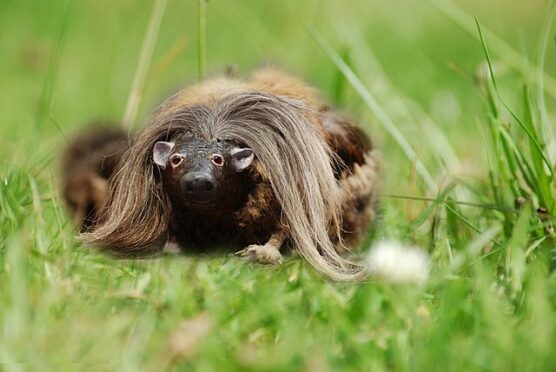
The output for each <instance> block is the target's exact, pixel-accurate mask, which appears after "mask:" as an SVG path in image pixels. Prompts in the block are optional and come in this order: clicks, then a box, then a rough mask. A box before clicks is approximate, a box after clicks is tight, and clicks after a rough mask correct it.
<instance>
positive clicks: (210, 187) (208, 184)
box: [205, 180, 214, 191]
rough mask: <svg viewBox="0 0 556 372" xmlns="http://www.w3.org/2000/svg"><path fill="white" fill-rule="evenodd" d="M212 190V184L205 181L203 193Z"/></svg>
mask: <svg viewBox="0 0 556 372" xmlns="http://www.w3.org/2000/svg"><path fill="white" fill-rule="evenodd" d="M212 189H214V184H213V183H212V182H211V181H209V180H205V191H212Z"/></svg>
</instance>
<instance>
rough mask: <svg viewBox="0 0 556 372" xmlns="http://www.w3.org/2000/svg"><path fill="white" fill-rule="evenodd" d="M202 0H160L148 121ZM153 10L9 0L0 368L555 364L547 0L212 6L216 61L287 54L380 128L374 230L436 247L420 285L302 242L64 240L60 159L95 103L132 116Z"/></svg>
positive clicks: (182, 71)
mask: <svg viewBox="0 0 556 372" xmlns="http://www.w3.org/2000/svg"><path fill="white" fill-rule="evenodd" d="M196 6H197V2H196V1H192V0H188V1H176V0H169V1H168V3H167V5H166V11H165V14H164V18H163V20H162V25H161V29H160V34H159V36H158V40H157V43H156V47H155V49H154V52H153V57H152V63H151V64H150V67H149V69H148V70H147V74H146V80H145V85H144V88H143V93H144V94H143V96H142V98H143V99H142V101H141V105H140V110H139V113H138V115H137V120H136V123H137V125H138V126H139V125H141V123H142V122H143V120H144V119H145V118H146V116H147V115H148V113H149V112H150V111H151V110H152V109H153V108H154V107H155V106H156V104H157V103H158V102H160V101H161V100H162V99H163V98H164V97H166V96H167V95H168V94H170V93H172V92H174V91H175V90H176V89H178V88H179V87H180V86H183V85H184V84H186V83H188V82H192V81H195V80H196V79H197V76H198V47H197V8H196ZM152 9H153V2H149V1H131V0H123V1H117V2H115V1H108V0H86V1H71V0H69V1H64V0H48V1H47V0H39V1H31V0H26V1H21V0H3V2H2V3H1V4H0V56H1V58H0V181H1V183H0V362H2V363H4V364H3V365H2V366H3V367H5V368H6V370H19V369H37V370H44V369H54V370H64V369H68V370H73V369H75V367H76V364H75V363H79V368H85V369H92V370H97V369H102V370H113V369H118V370H137V369H151V370H160V369H164V368H175V369H180V368H185V369H188V368H197V369H202V370H205V369H207V370H221V369H232V370H233V369H239V368H254V369H259V368H264V369H292V368H294V369H310V370H326V369H330V370H336V369H350V370H351V369H365V370H369V369H370V370H447V369H448V370H523V369H525V370H551V369H553V368H554V365H556V354H555V353H554V352H553V346H554V345H556V324H555V321H556V314H555V306H556V298H555V295H556V277H555V275H554V274H553V273H552V271H551V269H552V267H553V266H554V260H555V259H554V254H555V253H554V252H555V246H556V243H555V237H554V229H553V223H554V216H555V215H556V202H555V200H556V186H555V181H554V174H553V172H554V171H555V170H554V162H555V158H556V155H555V154H556V142H555V138H556V137H554V133H555V132H556V130H555V125H554V110H553V109H552V108H553V107H554V102H555V100H554V98H555V97H556V80H555V78H554V76H555V75H556V69H555V68H554V66H555V65H556V50H555V47H554V43H553V33H554V26H553V23H552V17H553V15H554V6H553V4H552V3H550V2H549V1H545V0H529V1H515V0H512V1H501V0H496V1H488V2H485V1H479V0H474V1H458V2H449V1H443V0H428V1H422V2H415V1H410V0H402V1H396V2H395V3H394V2H391V1H364V0H353V1H344V2H340V1H317V0H314V1H311V0H310V1H303V2H301V1H293V0H292V1H289V0H287V1H274V2H270V1H256V0H250V1H241V2H239V1H229V0H227V1H225V0H211V1H210V2H208V4H207V18H206V21H207V41H206V49H207V70H208V72H209V74H217V73H221V72H223V71H224V70H225V69H226V68H228V66H233V68H234V69H237V70H238V71H239V74H240V75H245V74H247V73H248V72H249V71H250V70H251V69H252V68H255V67H257V66H258V65H261V64H263V63H267V62H273V63H276V64H278V65H282V66H284V67H285V68H286V69H288V70H291V71H293V72H295V73H297V74H298V75H300V76H302V77H303V78H304V79H306V80H307V81H309V82H311V83H313V84H314V85H315V86H316V87H318V88H319V89H320V90H321V91H322V94H323V96H324V97H326V99H327V100H328V101H329V102H330V103H331V104H333V105H335V106H337V107H339V108H341V109H342V110H343V111H345V112H348V113H349V114H350V115H351V116H352V117H354V118H357V119H358V120H360V121H361V123H363V125H364V127H365V129H366V130H367V131H368V132H369V133H370V134H371V135H372V137H373V139H374V142H375V144H376V145H377V147H378V148H380V150H381V152H382V154H383V168H384V181H383V190H384V194H385V195H384V196H383V198H382V201H381V214H382V218H381V221H380V222H379V223H378V224H377V225H376V226H375V228H374V230H373V232H372V233H371V234H372V236H370V238H371V239H380V238H385V237H386V238H394V239H398V240H401V241H406V242H412V243H415V244H418V245H420V246H422V247H424V248H425V249H427V250H428V251H429V252H430V254H431V256H432V271H431V278H430V280H429V282H428V283H427V284H426V285H425V286H423V287H420V288H417V287H414V286H392V285H389V284H385V283H380V282H377V281H372V282H369V283H358V284H337V283H329V282H326V281H325V280H323V279H321V278H318V277H317V276H315V275H314V274H313V272H312V271H311V270H310V269H309V268H307V267H306V266H305V265H304V264H303V263H302V262H301V261H300V260H299V259H298V258H295V257H294V258H292V259H289V260H287V261H286V263H285V264H284V265H282V266H280V267H277V268H267V267H259V266H254V265H249V264H246V263H244V262H242V261H241V260H239V259H237V258H235V257H228V256H218V257H188V256H180V257H177V256H172V257H160V258H157V259H151V260H114V259H112V258H110V257H106V256H104V255H102V254H99V253H97V252H94V251H91V250H89V249H86V248H84V247H81V246H79V244H77V243H75V241H74V239H73V236H74V229H73V226H72V223H71V221H70V219H69V217H68V215H67V214H66V211H65V209H64V205H63V201H62V200H61V199H60V197H59V193H58V174H59V169H58V167H57V164H58V160H59V156H60V153H61V151H62V149H63V147H64V146H65V144H66V141H67V138H68V137H71V135H72V133H75V132H76V131H78V130H79V128H80V127H82V126H83V125H85V124H86V122H87V121H89V120H91V119H98V118H104V119H111V120H114V121H120V120H121V118H122V116H123V113H124V110H125V106H126V102H127V100H128V96H129V92H130V88H131V85H132V80H133V77H134V74H135V71H136V68H137V64H138V61H139V54H140V50H141V46H142V44H143V38H144V35H145V32H146V29H147V24H148V21H149V17H150V15H151V12H152ZM473 16H476V17H477V20H478V21H479V23H480V25H481V30H482V34H483V36H484V41H481V37H480V33H479V29H478V27H477V24H476V22H475V20H474V18H473ZM487 51H488V54H489V56H490V63H488V61H487V58H486V56H487V53H486V52H487ZM490 71H492V72H493V76H492V75H491V74H490ZM20 363H25V364H23V365H22V364H20Z"/></svg>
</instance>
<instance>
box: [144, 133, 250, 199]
mask: <svg viewBox="0 0 556 372" xmlns="http://www.w3.org/2000/svg"><path fill="white" fill-rule="evenodd" d="M253 159H254V153H253V150H251V149H250V148H240V147H237V146H234V145H233V144H231V143H230V142H228V141H221V140H216V141H211V142H209V141H206V140H204V139H200V138H197V137H195V136H193V135H191V134H190V133H189V132H188V133H186V134H182V135H180V136H178V137H176V138H175V139H174V140H172V141H171V142H165V141H159V142H157V143H155V145H154V147H153V160H154V162H155V163H156V164H157V165H158V166H159V167H160V168H161V169H162V171H163V174H164V178H165V182H166V185H167V187H168V191H169V192H170V194H171V195H172V196H173V197H175V198H176V199H177V200H178V201H180V202H181V203H183V204H184V205H185V206H187V207H190V208H197V209H202V208H203V207H211V208H212V207H216V206H218V205H219V204H221V203H227V199H230V198H234V197H235V196H236V195H237V194H238V193H242V192H243V191H244V189H245V186H244V185H245V175H243V174H241V173H242V172H243V171H244V170H245V169H247V168H248V167H249V166H250V165H251V163H252V161H253Z"/></svg>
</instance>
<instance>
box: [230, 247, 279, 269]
mask: <svg viewBox="0 0 556 372" xmlns="http://www.w3.org/2000/svg"><path fill="white" fill-rule="evenodd" d="M236 254H237V255H239V256H242V257H245V258H247V259H249V260H252V261H255V262H257V263H260V264H263V265H277V264H279V263H281V262H282V255H281V254H280V251H279V250H278V248H277V247H275V246H274V245H271V244H265V245H258V244H252V245H250V246H248V247H246V248H244V249H242V250H241V251H238V252H236Z"/></svg>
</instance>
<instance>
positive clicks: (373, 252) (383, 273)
mask: <svg viewBox="0 0 556 372" xmlns="http://www.w3.org/2000/svg"><path fill="white" fill-rule="evenodd" d="M366 260H367V264H368V269H369V274H370V275H371V276H373V277H377V278H380V279H383V280H385V281H387V282H391V283H415V284H423V283H424V282H425V281H426V280H427V278H428V275H429V255H428V254H427V252H425V251H424V250H422V249H421V248H418V247H415V246H408V245H403V244H401V243H399V242H396V241H393V240H382V241H379V242H377V243H375V244H374V245H373V246H372V247H371V249H370V250H369V253H368V254H367V257H366Z"/></svg>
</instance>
